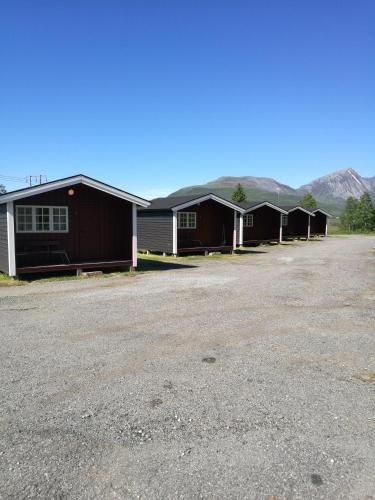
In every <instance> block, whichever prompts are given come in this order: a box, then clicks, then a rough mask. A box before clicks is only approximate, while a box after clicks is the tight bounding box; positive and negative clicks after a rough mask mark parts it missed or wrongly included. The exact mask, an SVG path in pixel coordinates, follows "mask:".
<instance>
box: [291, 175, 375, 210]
mask: <svg viewBox="0 0 375 500" xmlns="http://www.w3.org/2000/svg"><path fill="white" fill-rule="evenodd" d="M298 191H299V192H301V193H303V192H304V191H309V192H310V193H311V194H312V195H313V196H314V198H316V199H317V200H318V201H330V202H332V201H334V200H335V199H341V200H345V199H346V198H349V196H353V197H354V198H359V197H360V196H361V195H362V194H363V193H364V192H368V193H370V194H372V195H375V177H370V178H366V177H361V176H360V175H359V174H358V172H356V171H355V170H353V169H352V168H347V169H343V170H337V171H336V172H333V173H331V174H328V175H324V176H323V177H320V178H319V179H316V180H315V181H312V182H310V183H309V184H305V185H304V186H301V187H300V188H299V190H298Z"/></svg>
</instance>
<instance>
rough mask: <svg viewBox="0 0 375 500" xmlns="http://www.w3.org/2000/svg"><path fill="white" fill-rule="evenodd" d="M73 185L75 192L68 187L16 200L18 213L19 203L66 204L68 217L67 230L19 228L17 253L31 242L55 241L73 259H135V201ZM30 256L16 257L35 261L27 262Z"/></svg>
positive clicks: (18, 259)
mask: <svg viewBox="0 0 375 500" xmlns="http://www.w3.org/2000/svg"><path fill="white" fill-rule="evenodd" d="M71 189H73V190H74V195H73V196H70V195H69V194H68V190H69V187H65V188H62V189H57V190H54V191H49V192H46V193H42V194H39V195H35V196H31V197H28V198H24V199H22V200H18V201H17V202H15V213H16V207H17V206H18V205H41V206H67V207H68V217H69V232H68V233H53V232H51V233H17V232H16V233H15V243H16V253H17V252H20V251H21V252H22V250H23V249H24V248H25V246H26V247H27V244H28V243H30V242H32V243H33V244H36V243H37V242H47V241H48V242H51V241H52V242H57V243H58V246H59V249H64V250H65V251H66V252H67V254H68V256H69V258H70V260H71V262H84V261H86V262H87V261H90V260H115V259H117V260H132V233H133V228H132V203H130V202H128V201H125V200H121V199H120V198H116V197H114V196H111V195H109V194H107V193H104V192H102V191H99V190H97V189H93V188H91V187H88V186H85V185H83V184H76V185H73V186H71ZM30 258H31V257H30V256H22V257H20V258H17V265H18V266H20V265H29V264H34V262H29V263H28V262H25V259H26V260H27V259H30ZM21 259H23V262H20V261H21ZM39 259H40V257H39ZM35 264H37V263H35Z"/></svg>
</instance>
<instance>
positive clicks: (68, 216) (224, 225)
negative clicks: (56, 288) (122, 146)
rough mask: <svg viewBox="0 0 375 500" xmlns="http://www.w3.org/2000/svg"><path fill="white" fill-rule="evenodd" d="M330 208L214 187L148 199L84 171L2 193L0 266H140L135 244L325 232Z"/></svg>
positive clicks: (231, 244) (205, 246)
mask: <svg viewBox="0 0 375 500" xmlns="http://www.w3.org/2000/svg"><path fill="white" fill-rule="evenodd" d="M327 217H329V214H328V213H326V212H324V211H323V210H321V209H317V210H314V211H308V210H305V209H304V208H302V207H299V206H294V207H279V206H276V205H273V204H271V203H268V202H261V203H233V202H230V201H228V200H225V199H223V198H221V197H219V196H217V195H215V194H212V193H209V194H207V195H204V196H199V197H197V196H189V197H178V198H173V197H170V198H158V199H156V200H153V201H152V202H149V201H147V200H144V199H143V198H140V197H138V196H135V195H133V194H130V193H127V192H125V191H123V190H121V189H117V188H115V187H112V186H109V185H108V184H105V183H103V182H99V181H97V180H95V179H92V178H90V177H87V176H84V175H76V176H73V177H68V178H65V179H60V180H57V181H53V182H48V183H45V184H40V185H38V186H32V187H29V188H25V189H20V190H17V191H13V192H10V193H6V194H3V195H1V196H0V271H2V272H4V273H7V274H9V275H10V276H18V275H22V274H27V273H39V272H48V271H59V270H77V272H78V271H80V270H82V269H102V268H106V267H107V268H115V267H121V268H123V267H131V268H135V267H136V266H137V250H138V248H140V249H143V250H145V251H151V252H163V253H169V254H174V255H178V254H187V253H195V252H213V251H233V250H235V249H236V248H237V247H238V246H246V245H248V244H253V243H255V242H261V241H262V242H264V241H270V242H271V241H275V242H279V241H282V240H283V239H286V238H307V239H308V238H309V237H310V236H313V235H326V234H327Z"/></svg>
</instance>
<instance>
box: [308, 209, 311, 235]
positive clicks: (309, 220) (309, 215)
mask: <svg viewBox="0 0 375 500" xmlns="http://www.w3.org/2000/svg"><path fill="white" fill-rule="evenodd" d="M310 219H311V215H309V222H308V224H307V239H308V240H309V239H310V222H311V220H310Z"/></svg>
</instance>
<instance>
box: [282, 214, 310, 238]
mask: <svg viewBox="0 0 375 500" xmlns="http://www.w3.org/2000/svg"><path fill="white" fill-rule="evenodd" d="M313 218H314V217H313V216H311V219H313ZM308 224H309V215H308V214H307V213H305V212H302V211H301V210H295V211H294V212H289V214H288V225H287V226H284V227H283V236H286V237H287V236H294V237H297V236H303V237H307V232H308Z"/></svg>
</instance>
